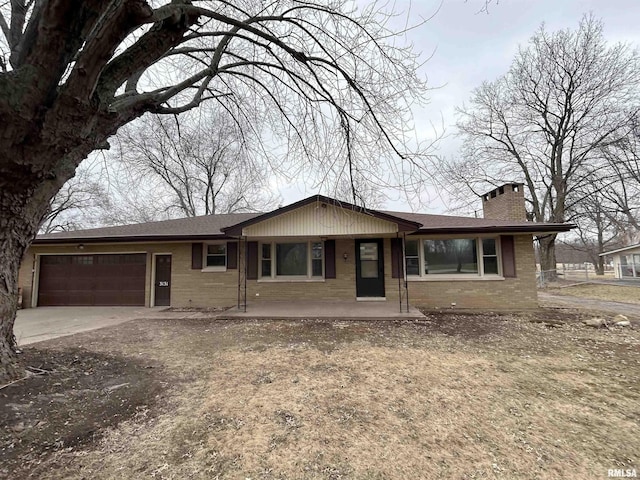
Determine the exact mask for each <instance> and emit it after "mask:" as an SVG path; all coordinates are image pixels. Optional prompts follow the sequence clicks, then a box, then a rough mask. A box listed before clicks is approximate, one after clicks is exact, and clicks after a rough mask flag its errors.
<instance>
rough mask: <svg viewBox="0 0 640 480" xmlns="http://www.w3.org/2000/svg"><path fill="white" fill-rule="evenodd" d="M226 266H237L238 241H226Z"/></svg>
mask: <svg viewBox="0 0 640 480" xmlns="http://www.w3.org/2000/svg"><path fill="white" fill-rule="evenodd" d="M227 268H228V269H229V270H236V269H237V268H238V242H227Z"/></svg>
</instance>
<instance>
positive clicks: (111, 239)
mask: <svg viewBox="0 0 640 480" xmlns="http://www.w3.org/2000/svg"><path fill="white" fill-rule="evenodd" d="M232 238H233V237H230V236H229V235H226V234H224V233H202V234H193V235H127V236H120V235H119V236H102V237H64V238H38V237H36V238H35V239H34V240H33V242H32V243H31V244H32V245H61V244H66V243H144V242H179V241H192V240H200V241H204V240H207V239H216V240H220V239H232Z"/></svg>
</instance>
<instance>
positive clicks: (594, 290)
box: [546, 283, 640, 304]
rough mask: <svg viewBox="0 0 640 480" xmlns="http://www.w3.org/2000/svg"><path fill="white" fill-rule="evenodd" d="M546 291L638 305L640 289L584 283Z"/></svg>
mask: <svg viewBox="0 0 640 480" xmlns="http://www.w3.org/2000/svg"><path fill="white" fill-rule="evenodd" d="M546 290H547V291H549V292H550V293H554V294H556V295H571V296H573V297H580V298H592V299H595V300H607V301H610V302H624V303H634V304H640V288H638V287H635V286H621V285H602V284H597V283H585V284H580V285H570V286H566V287H557V286H553V287H550V288H547V289H546Z"/></svg>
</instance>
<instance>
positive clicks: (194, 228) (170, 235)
mask: <svg viewBox="0 0 640 480" xmlns="http://www.w3.org/2000/svg"><path fill="white" fill-rule="evenodd" d="M256 215H259V214H258V213H228V214H219V215H203V216H200V217H189V218H177V219H175V220H163V221H159V222H148V223H137V224H133V225H122V226H118V227H102V228H91V229H88V230H76V231H72V232H56V233H49V234H46V235H38V236H37V237H36V239H35V240H34V243H62V242H65V241H92V240H93V241H97V240H100V241H123V240H132V241H140V240H149V241H151V240H161V239H165V240H171V239H176V240H177V239H196V238H199V237H211V236H222V235H223V233H222V231H221V229H222V228H225V227H229V226H231V225H235V224H236V223H239V222H243V221H245V220H248V219H250V218H253V217H255V216H256Z"/></svg>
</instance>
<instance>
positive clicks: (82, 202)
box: [40, 164, 111, 233]
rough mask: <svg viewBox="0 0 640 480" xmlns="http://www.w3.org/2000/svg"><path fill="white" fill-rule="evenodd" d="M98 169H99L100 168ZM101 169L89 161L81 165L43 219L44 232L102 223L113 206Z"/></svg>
mask: <svg viewBox="0 0 640 480" xmlns="http://www.w3.org/2000/svg"><path fill="white" fill-rule="evenodd" d="M96 170H97V171H96ZM100 173H101V172H100V169H96V168H95V165H92V164H88V165H84V164H83V166H82V167H80V168H78V170H77V172H76V174H75V176H73V177H72V178H70V179H69V180H68V181H67V182H66V183H65V184H64V185H63V186H62V188H61V189H60V190H59V191H58V193H57V194H56V195H55V197H53V199H52V201H51V204H50V208H49V209H48V210H47V212H46V214H45V216H44V218H43V219H42V221H41V223H40V232H41V233H52V232H56V231H68V230H78V229H80V228H89V227H94V226H99V225H100V224H101V223H102V216H103V212H105V211H108V210H109V209H110V207H111V205H110V201H109V198H108V194H107V189H106V188H105V184H104V179H103V178H102V176H101V174H100Z"/></svg>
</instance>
